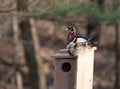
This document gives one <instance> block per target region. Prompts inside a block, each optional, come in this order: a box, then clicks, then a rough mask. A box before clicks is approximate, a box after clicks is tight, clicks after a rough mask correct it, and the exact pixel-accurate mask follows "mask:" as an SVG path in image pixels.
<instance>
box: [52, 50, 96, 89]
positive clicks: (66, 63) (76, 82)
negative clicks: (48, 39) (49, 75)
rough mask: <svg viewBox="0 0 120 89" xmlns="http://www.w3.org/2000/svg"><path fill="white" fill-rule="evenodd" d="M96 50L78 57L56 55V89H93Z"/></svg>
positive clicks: (88, 51)
mask: <svg viewBox="0 0 120 89" xmlns="http://www.w3.org/2000/svg"><path fill="white" fill-rule="evenodd" d="M95 49H96V48H91V49H88V50H87V51H86V52H84V53H82V54H79V55H78V56H77V57H74V56H70V55H69V54H68V53H57V54H54V55H53V57H54V58H55V72H54V89H92V83H93V66H94V50H95Z"/></svg>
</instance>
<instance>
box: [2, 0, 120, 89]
mask: <svg viewBox="0 0 120 89" xmlns="http://www.w3.org/2000/svg"><path fill="white" fill-rule="evenodd" d="M69 24H72V25H74V26H75V27H76V28H77V29H78V30H79V32H80V33H81V34H82V35H91V37H93V38H94V39H95V40H96V41H98V45H97V47H98V49H97V50H96V52H95V63H94V83H93V88H94V89H120V0H0V89H53V71H54V59H53V58H52V57H51V55H52V54H54V53H56V52H57V51H58V50H59V49H62V48H65V47H66V38H67V33H66V32H64V29H65V27H66V26H67V25H69Z"/></svg>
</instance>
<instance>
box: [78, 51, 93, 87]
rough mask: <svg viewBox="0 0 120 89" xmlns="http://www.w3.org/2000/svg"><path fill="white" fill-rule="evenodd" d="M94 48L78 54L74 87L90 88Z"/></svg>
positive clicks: (91, 84)
mask: <svg viewBox="0 0 120 89" xmlns="http://www.w3.org/2000/svg"><path fill="white" fill-rule="evenodd" d="M93 66H94V50H91V51H88V52H86V53H84V54H82V55H78V60H77V76H76V89H92V86H93Z"/></svg>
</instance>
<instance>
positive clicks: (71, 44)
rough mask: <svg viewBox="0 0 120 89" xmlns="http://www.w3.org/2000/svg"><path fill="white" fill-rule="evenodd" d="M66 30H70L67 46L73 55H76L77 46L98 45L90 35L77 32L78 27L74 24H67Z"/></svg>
mask: <svg viewBox="0 0 120 89" xmlns="http://www.w3.org/2000/svg"><path fill="white" fill-rule="evenodd" d="M65 31H68V36H67V48H68V53H69V54H70V55H72V56H74V55H75V53H74V52H75V49H76V47H78V46H79V47H81V48H82V47H83V48H85V47H87V46H89V47H92V46H95V45H96V42H94V41H93V40H92V38H90V37H88V36H83V35H80V34H79V33H77V29H76V28H75V27H74V26H67V28H66V29H65Z"/></svg>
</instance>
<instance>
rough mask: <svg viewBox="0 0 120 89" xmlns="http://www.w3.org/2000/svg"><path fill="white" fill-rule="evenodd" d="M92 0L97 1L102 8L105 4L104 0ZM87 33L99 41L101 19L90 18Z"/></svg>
mask: <svg viewBox="0 0 120 89" xmlns="http://www.w3.org/2000/svg"><path fill="white" fill-rule="evenodd" d="M91 2H96V3H97V4H98V5H99V8H100V9H101V8H102V7H103V5H104V0H91ZM86 30H87V35H88V36H90V37H92V38H93V40H95V41H97V42H99V37H100V33H101V23H100V21H99V20H97V19H96V20H93V19H89V18H88V23H87V26H86Z"/></svg>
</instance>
